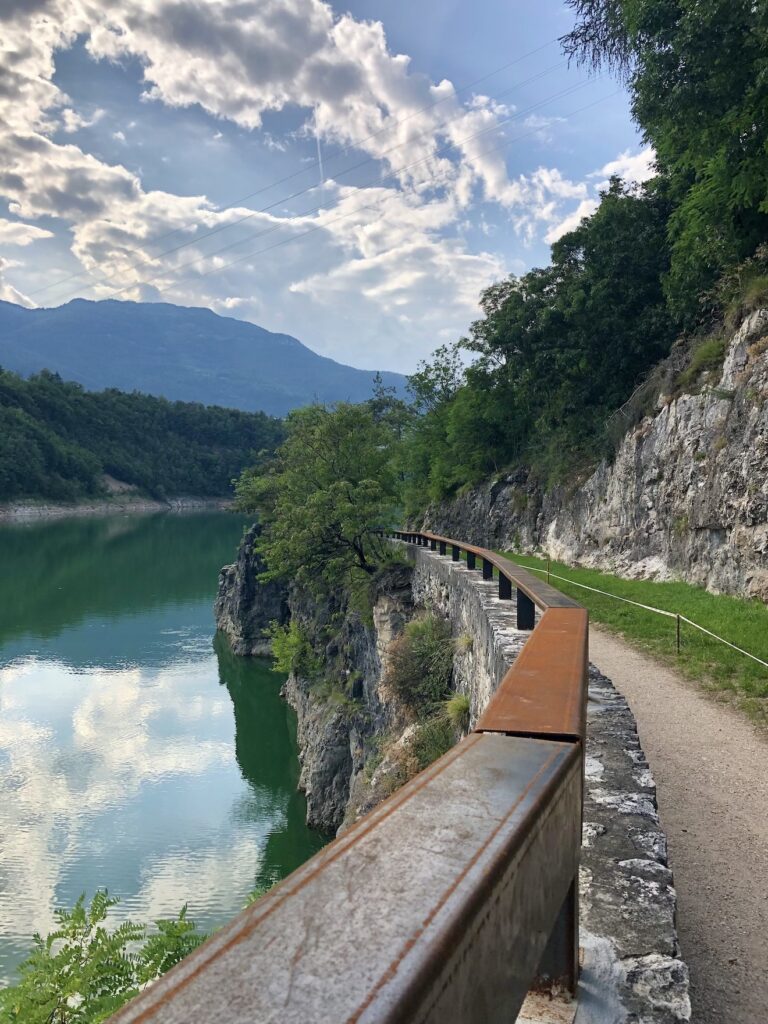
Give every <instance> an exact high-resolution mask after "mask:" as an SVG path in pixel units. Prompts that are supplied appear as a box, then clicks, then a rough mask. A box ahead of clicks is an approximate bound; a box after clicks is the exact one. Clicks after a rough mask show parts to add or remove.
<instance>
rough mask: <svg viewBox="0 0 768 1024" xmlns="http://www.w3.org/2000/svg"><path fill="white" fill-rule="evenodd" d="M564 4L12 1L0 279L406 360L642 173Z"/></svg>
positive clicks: (5, 24)
mask: <svg viewBox="0 0 768 1024" xmlns="http://www.w3.org/2000/svg"><path fill="white" fill-rule="evenodd" d="M570 24H571V13H570V11H569V9H568V8H567V7H565V6H564V5H563V4H561V3H556V2H554V0H540V2H539V3H537V4H535V5H533V4H530V3H526V2H522V0H515V2H510V0H507V2H504V3H502V2H498V0H486V2H485V3H483V4H480V5H478V4H474V3H468V2H466V0H441V2H439V3H438V2H437V0H421V2H420V3H418V4H414V3H413V2H412V0H411V2H406V0H390V2H387V3H381V2H379V3H375V2H373V0H356V2H354V3H351V4H347V5H345V6H343V7H342V6H330V5H328V4H326V3H322V2H321V0H119V2H118V0H8V2H7V3H5V4H4V6H3V9H2V11H1V12H0V38H1V39H2V43H1V44H0V45H2V47H3V48H4V50H5V52H4V54H3V57H2V69H3V79H4V81H3V80H0V105H2V106H3V107H4V109H3V110H2V111H0V124H2V126H3V127H2V128H0V275H1V276H0V297H2V298H5V299H7V300H10V301H16V302H21V303H24V304H26V305H44V306H56V305H59V304H61V303H63V302H66V301H69V300H70V299H72V298H75V297H86V298H94V299H96V298H118V299H125V300H130V299H143V300H149V301H152V300H163V301H170V302H177V303H180V304H184V305H202V306H208V307H210V308H211V309H214V310H215V311H216V312H219V313H222V314H224V315H231V316H235V317H238V318H240V319H245V320H252V321H253V322H255V323H258V324H261V325H262V326H264V327H267V328H269V329H271V330H278V331H286V332H287V333H290V334H294V335H295V336H296V337H298V338H300V339H301V340H302V341H304V342H305V343H306V344H308V345H309V346H310V347H312V348H314V349H315V350H316V351H318V352H321V353H323V354H325V355H330V356H332V357H334V358H337V359H339V360H341V361H343V362H348V363H351V364H353V365H356V366H360V367H365V368H374V367H381V368H387V369H396V370H402V371H406V372H408V371H410V370H413V369H414V368H415V366H416V364H417V362H418V361H419V359H422V358H425V357H426V356H427V355H428V354H429V353H430V351H432V350H433V349H434V348H435V347H436V346H437V345H439V344H442V343H444V342H450V341H453V340H455V339H457V338H458V337H459V336H460V335H461V334H462V333H463V332H465V331H466V328H467V326H468V324H469V323H470V322H471V320H472V319H473V318H475V317H476V315H477V312H478V309H477V300H478V296H479V293H480V291H481V290H482V288H483V287H485V286H486V285H488V284H490V283H491V282H492V281H494V280H497V279H498V278H500V277H502V276H504V275H505V274H508V273H520V272H522V271H524V270H525V269H527V268H529V267H531V266H534V265H540V264H542V263H544V262H546V261H547V258H548V249H549V243H550V242H551V241H552V240H553V239H555V238H556V237H558V235H559V234H561V233H562V232H563V231H564V230H566V229H567V228H568V227H569V226H573V225H575V224H576V223H578V220H579V217H580V216H581V215H583V214H585V213H587V212H589V211H590V210H591V209H592V208H593V207H594V203H595V199H596V197H597V195H598V192H599V189H600V187H601V184H602V183H604V182H605V180H606V178H607V177H608V175H609V174H610V173H611V172H613V171H615V172H618V173H622V174H623V175H625V176H627V177H629V178H633V179H636V180H641V179H642V178H644V177H647V176H648V173H649V166H650V160H651V156H652V154H651V153H650V152H649V151H648V150H647V149H645V148H644V147H643V144H642V140H641V139H640V138H639V137H638V135H637V132H636V130H635V127H634V125H633V124H632V122H631V120H630V117H629V112H628V102H627V97H626V95H625V93H624V92H622V91H621V90H620V89H619V87H618V86H617V84H616V83H615V82H614V81H612V80H610V79H609V78H607V77H603V78H590V77H589V76H588V75H587V74H586V73H585V72H584V71H581V70H579V69H576V68H573V67H572V68H568V67H567V65H566V63H565V60H564V58H563V56H562V53H561V51H560V48H559V46H558V44H557V42H556V37H557V36H559V35H561V34H563V33H564V32H565V31H567V30H568V28H569V26H570ZM531 51H535V52H531ZM318 148H319V152H320V161H318ZM105 343H108V342H105Z"/></svg>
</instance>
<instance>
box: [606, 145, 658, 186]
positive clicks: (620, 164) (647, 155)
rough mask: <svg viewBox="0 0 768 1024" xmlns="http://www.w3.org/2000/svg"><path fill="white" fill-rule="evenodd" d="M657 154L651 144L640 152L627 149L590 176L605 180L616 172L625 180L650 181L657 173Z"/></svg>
mask: <svg viewBox="0 0 768 1024" xmlns="http://www.w3.org/2000/svg"><path fill="white" fill-rule="evenodd" d="M655 164H656V154H655V153H654V151H653V148H652V147H651V146H648V147H647V148H646V149H641V150H640V152H639V153H630V152H629V150H625V151H624V152H623V153H620V154H619V156H617V157H616V159H615V160H611V161H609V162H608V163H607V164H605V165H604V166H603V167H601V168H600V170H599V171H593V172H592V174H590V178H600V179H602V180H603V181H606V182H607V181H608V179H609V178H610V177H611V176H612V175H614V174H616V175H618V176H619V177H620V178H623V179H624V181H629V182H643V181H648V179H649V178H652V177H653V176H654V175H655V174H656V166H655Z"/></svg>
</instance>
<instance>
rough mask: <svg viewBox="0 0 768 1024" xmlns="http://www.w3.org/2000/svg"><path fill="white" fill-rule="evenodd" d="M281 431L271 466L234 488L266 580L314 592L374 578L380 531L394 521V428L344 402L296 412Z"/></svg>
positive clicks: (381, 553)
mask: <svg viewBox="0 0 768 1024" xmlns="http://www.w3.org/2000/svg"><path fill="white" fill-rule="evenodd" d="M286 428H287V438H286V440H285V441H284V442H283V444H282V445H281V446H280V447H279V448H278V450H277V453H276V455H275V457H274V459H273V460H271V461H269V462H267V463H266V465H262V466H260V467H257V468H256V469H254V470H250V471H248V472H247V473H245V474H243V476H242V477H241V479H240V481H239V483H238V485H237V499H238V504H239V507H240V508H241V509H242V510H244V511H248V512H257V513H258V515H259V519H260V521H261V525H262V533H261V536H260V538H259V540H258V541H257V548H258V550H259V551H260V553H261V554H262V555H263V557H264V559H265V561H266V563H267V566H268V571H267V573H266V576H267V577H272V578H274V577H278V576H280V577H284V578H287V579H291V580H296V581H298V582H301V583H304V584H306V585H307V586H309V587H310V588H313V589H317V588H318V587H321V586H338V585H340V584H344V583H350V582H353V581H354V580H355V579H359V578H360V576H361V575H362V576H363V577H369V576H371V575H373V573H375V571H376V569H377V567H378V565H379V564H380V563H381V561H382V560H383V559H384V558H385V555H386V546H385V544H384V543H383V541H382V539H381V537H380V536H379V531H380V530H381V529H382V528H383V527H389V526H391V525H393V522H394V520H395V518H396V517H395V511H396V507H397V502H398V497H397V484H396V472H395V468H394V464H393V444H394V440H395V435H394V431H393V427H392V425H391V424H390V422H389V421H388V419H387V417H383V418H382V417H381V416H379V415H377V414H376V413H375V410H374V408H372V407H371V405H370V404H368V405H350V404H346V403H342V404H340V405H337V406H336V407H334V408H330V409H329V408H326V407H325V406H321V405H314V406H308V407H307V408H304V409H299V410H295V411H294V412H292V413H290V414H289V416H288V418H287V421H286Z"/></svg>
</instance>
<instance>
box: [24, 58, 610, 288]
mask: <svg viewBox="0 0 768 1024" xmlns="http://www.w3.org/2000/svg"><path fill="white" fill-rule="evenodd" d="M599 77H600V76H597V78H592V79H588V80H587V81H585V82H581V83H579V84H578V85H575V86H569V87H567V88H565V89H561V90H560V91H559V92H556V93H554V94H553V95H551V96H548V97H546V98H545V99H544V100H541V101H539V102H538V103H535V104H533V105H532V106H530V107H527V108H525V109H523V110H520V111H515V113H514V114H511V115H510V116H509V117H507V118H504V119H502V120H501V121H497V122H496V123H495V124H493V125H489V126H487V127H486V128H482V129H480V130H479V131H477V132H473V133H472V134H471V135H468V136H465V137H464V138H463V139H459V140H456V141H453V142H451V143H449V144H447V145H446V146H441V147H438V150H437V152H436V153H430V154H428V155H427V156H426V157H421V158H419V159H418V160H415V161H412V162H411V163H408V164H404V165H402V166H400V167H397V168H394V169H392V170H390V171H388V172H386V173H380V174H377V175H376V176H375V177H374V178H371V179H369V180H368V181H367V182H364V183H363V184H362V185H352V186H349V187H350V188H353V189H355V190H356V191H360V190H362V189H365V188H370V187H372V186H375V185H378V184H381V183H382V182H384V181H386V180H387V179H388V178H392V177H396V176H398V175H400V174H402V173H403V172H405V171H410V170H412V169H413V168H414V167H417V166H419V165H420V164H423V163H426V162H428V161H430V160H432V159H434V158H435V157H437V156H439V155H440V152H441V150H442V149H447V148H450V147H456V146H461V145H464V144H465V143H467V142H471V141H473V140H474V139H476V138H480V137H482V136H483V135H487V134H489V133H491V132H495V131H498V130H499V129H501V128H504V127H505V126H506V125H508V124H510V123H511V122H512V121H515V120H518V119H519V118H521V117H524V116H526V115H528V114H530V113H532V112H533V111H535V110H538V109H539V108H540V107H542V106H546V105H547V104H548V103H551V102H552V101H553V100H556V99H562V98H563V97H564V96H569V95H571V94H572V93H575V92H578V91H579V90H581V89H584V88H586V87H587V86H589V85H591V84H593V82H594V81H596V80H599ZM538 130H539V129H538V128H534V129H533V130H532V131H531V132H528V133H525V135H524V136H520V137H521V138H524V137H526V136H527V135H531V134H534V133H535V132H536V131H538ZM396 148H402V145H400V146H397V147H392V149H393V150H394V149H396ZM487 152H493V149H491V150H488V151H487ZM480 155H485V154H480ZM370 162H371V161H370V160H366V161H362V162H361V163H370ZM356 166H357V165H356ZM352 169H355V168H349V169H348V170H352ZM344 173H347V172H344ZM433 177H434V176H433ZM311 190H312V189H303V190H302V191H301V192H298V193H296V194H295V196H290V197H288V198H289V199H290V198H295V197H296V196H299V195H303V194H304V193H305V192H308V191H311ZM285 201H287V200H281V201H280V202H285ZM272 205H273V206H274V205H279V204H278V203H275V204H272ZM334 205H337V204H334ZM332 208H333V207H332V206H331V207H329V206H327V205H326V204H324V203H321V204H319V205H317V206H315V207H312V208H311V209H309V210H306V211H305V212H303V213H301V214H299V216H302V217H308V216H311V215H312V214H314V213H318V212H320V211H321V210H325V209H332ZM268 209H269V207H267V208H265V209H263V210H254V211H253V212H252V213H250V214H248V215H247V216H245V217H242V218H240V219H239V221H237V222H234V223H233V224H230V225H226V227H233V226H235V223H243V222H244V221H246V220H250V219H252V218H253V217H255V216H258V214H259V213H264V212H267V211H268ZM283 226H284V224H283V223H282V222H280V221H278V222H277V223H276V224H273V225H272V226H271V227H269V228H265V229H263V230H261V231H258V232H256V233H254V234H251V235H249V236H247V237H246V238H241V239H238V240H237V241H235V242H230V243H229V244H227V245H225V246H222V247H220V248H218V249H214V250H213V251H212V252H209V253H205V254H203V255H201V256H197V257H195V258H194V259H192V260H188V261H187V262H186V263H183V264H181V266H180V267H176V268H171V271H170V272H177V271H179V270H183V269H184V268H186V267H190V266H193V265H194V264H195V263H199V262H200V261H201V260H205V259H210V258H211V257H212V256H216V255H218V254H219V253H221V252H226V251H227V250H229V249H232V248H236V247H237V246H238V245H242V244H244V243H245V242H247V241H252V240H253V239H255V238H260V237H262V236H264V235H266V234H271V233H272V232H273V231H277V230H279V229H280V228H281V227H283ZM221 230H223V227H222V228H217V229H214V230H213V231H211V232H208V233H207V234H206V235H204V236H201V237H200V238H199V239H193V240H191V242H188V243H185V244H184V246H186V245H189V244H191V243H192V242H196V241H202V240H203V238H207V237H210V236H211V235H213V234H217V233H218V232H219V231H221ZM184 246H175V247H174V248H173V249H170V250H168V251H167V252H165V253H160V254H158V255H157V256H154V257H152V258H151V259H146V260H144V261H142V262H140V263H137V264H134V265H133V267H131V268H128V269H134V270H135V269H138V268H139V267H141V266H145V265H147V264H151V263H154V262H156V261H157V260H159V259H161V258H162V257H163V256H168V255H171V254H172V253H174V252H178V251H179V250H180V249H181V248H183V247H184ZM107 280H110V279H109V278H107ZM99 283H100V282H98V281H97V282H96V284H99ZM135 286H136V282H131V283H129V284H127V285H124V286H123V287H121V288H117V289H116V290H114V291H112V292H110V293H109V294H108V295H107V296H105V297H106V298H112V297H114V296H116V295H120V294H122V293H123V292H125V291H129V290H130V289H131V288H134V287H135ZM28 294H31V293H28Z"/></svg>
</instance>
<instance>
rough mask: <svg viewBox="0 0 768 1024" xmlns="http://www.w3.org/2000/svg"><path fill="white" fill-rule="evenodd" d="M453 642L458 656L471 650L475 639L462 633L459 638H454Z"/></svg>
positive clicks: (469, 634) (468, 634)
mask: <svg viewBox="0 0 768 1024" xmlns="http://www.w3.org/2000/svg"><path fill="white" fill-rule="evenodd" d="M454 642H455V645H456V650H457V651H458V652H459V653H460V654H466V653H467V651H471V650H472V647H473V645H474V643H475V638H474V637H473V636H472V634H471V633H462V634H461V636H457V637H456V640H455V641H454Z"/></svg>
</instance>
